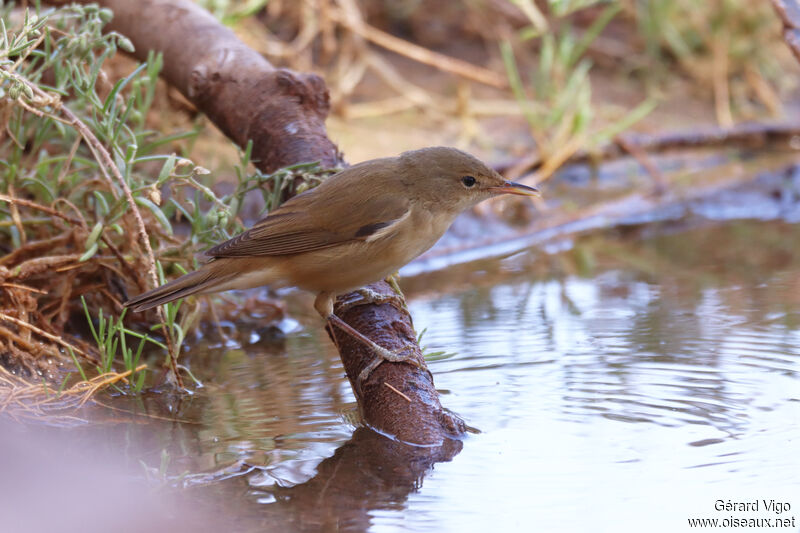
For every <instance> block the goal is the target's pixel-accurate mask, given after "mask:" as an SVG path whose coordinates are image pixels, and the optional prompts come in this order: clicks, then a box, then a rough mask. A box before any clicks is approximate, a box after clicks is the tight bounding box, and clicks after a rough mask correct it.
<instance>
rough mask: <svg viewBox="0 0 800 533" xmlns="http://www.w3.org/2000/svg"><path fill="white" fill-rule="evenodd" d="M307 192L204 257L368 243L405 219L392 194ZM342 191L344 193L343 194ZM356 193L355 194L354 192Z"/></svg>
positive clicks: (404, 210)
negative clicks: (360, 242) (357, 242)
mask: <svg viewBox="0 0 800 533" xmlns="http://www.w3.org/2000/svg"><path fill="white" fill-rule="evenodd" d="M319 189H321V187H320V188H318V189H312V190H311V191H308V192H306V193H303V194H301V195H298V196H295V197H294V198H292V199H291V200H289V201H287V202H286V203H284V204H283V205H282V206H280V207H279V208H277V209H275V210H274V211H273V212H272V213H270V214H269V216H267V217H266V218H264V219H262V220H260V221H259V222H257V223H256V224H255V225H254V226H253V227H252V228H250V229H249V230H247V231H245V232H244V233H241V234H239V235H237V236H236V237H234V238H232V239H230V240H228V241H225V242H223V243H221V244H218V245H217V246H214V247H213V248H211V249H210V250H208V251H207V252H206V255H208V256H210V257H248V256H264V255H291V254H298V253H304V252H310V251H313V250H319V249H321V248H328V247H331V246H336V245H338V244H343V243H346V242H349V241H356V240H362V241H371V240H374V239H376V238H379V237H381V236H383V235H386V234H387V233H390V232H391V227H392V226H393V225H394V224H397V223H399V222H400V221H402V220H404V219H405V218H406V217H407V216H408V215H409V211H408V202H407V201H405V200H404V199H402V198H400V197H399V196H398V195H386V194H384V195H380V194H379V195H375V196H373V197H370V198H363V199H357V198H353V197H352V196H353V195H352V194H350V195H349V196H350V197H349V198H348V197H347V195H346V194H336V193H335V192H334V194H333V195H328V194H325V193H328V192H332V191H323V190H319ZM345 192H346V191H345ZM356 194H357V193H356Z"/></svg>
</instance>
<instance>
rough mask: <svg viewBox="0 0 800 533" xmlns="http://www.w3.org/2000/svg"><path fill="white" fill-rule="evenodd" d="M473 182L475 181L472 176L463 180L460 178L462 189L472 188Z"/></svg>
mask: <svg viewBox="0 0 800 533" xmlns="http://www.w3.org/2000/svg"><path fill="white" fill-rule="evenodd" d="M475 181H476V180H475V178H473V177H472V176H464V177H463V178H461V183H463V184H464V187H472V186H473V185H475Z"/></svg>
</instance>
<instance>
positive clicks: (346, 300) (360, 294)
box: [337, 287, 406, 313]
mask: <svg viewBox="0 0 800 533" xmlns="http://www.w3.org/2000/svg"><path fill="white" fill-rule="evenodd" d="M385 303H389V304H392V305H393V306H394V307H395V308H397V309H400V310H403V309H405V308H406V302H405V301H404V299H403V296H402V293H400V295H397V294H383V293H380V292H377V291H373V290H372V289H370V288H369V287H361V288H360V289H356V290H354V291H352V292H349V293H347V294H345V295H344V296H343V297H342V298H340V299H339V305H338V309H337V311H338V312H339V313H344V312H345V311H348V310H350V309H352V308H353V307H357V306H359V305H367V304H377V305H380V304H385Z"/></svg>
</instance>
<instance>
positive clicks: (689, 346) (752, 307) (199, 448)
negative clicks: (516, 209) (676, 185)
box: [109, 222, 800, 531]
mask: <svg viewBox="0 0 800 533" xmlns="http://www.w3.org/2000/svg"><path fill="white" fill-rule="evenodd" d="M674 229H675V228H669V227H665V228H662V230H664V231H662V232H661V233H662V235H660V236H656V237H652V238H649V239H647V240H638V238H631V237H627V238H593V239H587V240H582V241H579V242H578V243H576V244H575V247H574V248H573V249H571V250H568V251H566V252H562V253H560V254H556V255H551V256H543V255H542V254H541V252H533V251H531V252H523V253H520V254H517V255H515V256H513V257H511V258H507V259H504V260H501V261H487V262H484V263H477V264H472V265H466V266H462V267H459V269H458V271H457V272H456V273H454V274H453V275H452V276H450V278H451V280H452V279H453V276H455V278H456V279H459V280H462V281H459V283H454V282H451V283H441V284H439V283H437V282H436V280H437V279H438V278H437V275H436V274H432V275H430V276H428V277H427V278H422V277H420V278H416V279H411V280H407V281H406V282H405V283H404V285H405V286H406V287H407V288H408V289H409V291H410V292H409V300H410V309H411V314H412V316H413V317H414V321H415V326H416V327H417V329H418V331H421V330H423V329H427V331H426V333H425V334H424V337H423V341H422V344H423V345H424V346H427V347H428V348H429V350H431V351H435V350H445V351H447V352H452V353H451V354H447V355H444V356H438V357H436V358H434V360H432V361H431V362H430V363H429V366H430V370H431V371H432V372H433V374H434V377H435V382H436V386H437V388H438V389H439V390H440V391H441V392H442V403H443V404H444V405H445V406H446V407H448V408H449V409H451V410H453V411H455V412H456V413H458V414H460V415H461V416H462V417H464V418H465V419H466V421H467V422H468V423H469V424H470V425H471V426H474V427H476V428H478V429H480V431H481V433H480V434H473V435H469V436H468V437H466V438H465V439H464V441H463V443H461V444H463V448H462V449H461V451H460V453H457V454H456V455H455V456H454V457H453V458H452V460H451V461H449V462H440V463H437V464H436V465H435V466H434V467H433V468H432V469H428V471H427V472H426V473H425V474H424V476H421V477H420V476H414V475H412V476H411V477H409V476H408V474H407V473H405V472H403V471H402V468H401V467H400V466H397V465H398V464H400V465H401V464H402V462H403V459H402V458H401V457H402V456H401V454H400V452H398V451H397V450H396V449H393V450H392V451H391V452H390V453H388V454H387V459H386V460H384V459H383V458H377V460H376V461H370V459H371V458H370V457H369V454H368V453H367V452H359V449H361V450H369V449H371V448H369V447H366V448H359V447H358V446H359V445H360V444H359V443H358V442H352V443H350V444H348V445H347V446H343V445H344V444H345V443H347V442H348V441H349V440H350V439H351V436H352V435H353V431H354V426H353V425H351V424H350V422H348V416H350V415H351V414H352V411H353V408H354V406H355V403H354V401H353V398H352V393H351V392H350V387H349V384H348V383H347V381H346V379H345V378H344V373H343V370H342V368H341V365H340V363H339V360H338V357H337V355H336V354H335V352H334V350H333V349H332V347H331V345H330V343H329V341H328V339H327V337H326V336H325V335H324V333H323V332H322V330H321V327H320V325H319V323H318V322H317V319H316V318H315V317H314V316H312V315H311V314H310V305H309V301H308V298H307V297H305V296H302V295H298V296H296V297H294V298H292V299H290V314H291V316H294V317H295V318H297V320H299V322H298V323H297V324H295V325H294V327H293V329H294V332H293V333H290V334H289V336H288V339H287V341H286V343H285V345H283V346H282V345H275V344H270V343H267V342H262V341H258V342H255V343H253V344H251V345H249V346H247V347H245V348H243V349H225V348H223V347H213V346H212V347H207V348H205V349H200V348H197V349H195V350H194V353H193V354H192V359H191V361H192V365H193V368H194V369H195V370H197V372H198V373H199V374H200V376H201V378H202V379H203V380H204V381H205V382H206V384H207V386H206V387H205V388H204V389H201V390H200V391H199V392H198V393H197V394H196V395H195V396H194V397H193V398H191V399H188V400H182V401H179V402H177V403H175V401H174V399H170V398H164V397H162V396H161V395H157V394H154V395H151V396H150V397H148V398H145V401H144V402H143V403H142V404H141V405H139V407H138V409H140V410H141V409H144V410H146V411H147V412H149V413H150V414H151V415H154V416H155V415H157V416H162V417H165V418H173V417H179V418H181V419H183V420H186V421H187V422H186V423H181V424H175V423H171V422H167V421H159V420H150V419H148V418H143V417H141V416H139V415H137V416H131V417H130V420H135V421H137V423H136V424H125V425H124V426H123V427H119V428H118V438H116V439H111V441H113V442H115V443H116V444H113V445H112V444H109V446H119V445H120V442H122V443H124V444H123V445H124V446H125V448H124V449H125V450H126V453H127V454H128V455H129V456H130V457H131V458H132V462H135V461H138V460H139V459H141V460H142V461H143V462H144V463H145V464H147V465H148V466H149V467H151V468H152V469H153V472H155V470H157V469H159V465H160V464H162V465H164V466H163V467H161V470H162V472H161V474H164V473H166V478H165V479H166V480H167V482H168V483H170V484H175V485H179V486H186V487H191V488H190V491H189V494H190V497H191V498H194V499H196V501H198V502H201V505H202V506H203V508H204V509H205V510H206V511H208V510H209V509H211V510H212V512H213V513H214V514H215V516H216V517H217V518H222V517H225V519H226V520H227V518H228V517H229V519H230V523H231V524H233V526H232V527H233V528H234V529H233V530H236V531H238V530H243V531H247V530H269V531H286V530H293V529H308V530H336V529H337V528H338V529H339V530H347V531H365V530H369V531H398V530H409V531H486V530H495V531H532V530H542V531H577V530H599V531H642V530H649V531H676V530H677V531H680V530H688V526H687V519H689V518H693V517H697V518H718V519H720V520H722V519H725V518H729V517H736V518H759V517H772V518H775V517H780V518H792V517H794V520H795V522H797V521H798V519H800V491H799V490H798V486H799V485H800V483H798V479H800V459H798V453H797V452H798V446H800V379H799V378H800V276H798V273H800V246H797V245H796V243H800V228H798V227H796V226H791V225H786V224H782V223H760V222H747V223H734V224H728V225H726V226H724V227H705V228H699V229H692V230H688V231H681V232H677V231H674ZM649 231H650V230H649ZM663 233H666V234H663ZM457 287H458V288H457ZM431 290H441V291H444V292H437V293H433V292H431ZM290 325H291V324H290ZM253 339H254V340H256V339H257V336H254V337H253ZM130 407H131V408H132V407H133V406H130ZM115 416H119V414H118V413H117V414H116V415H115ZM123 418H124V417H123ZM359 432H367V433H369V431H368V430H363V429H362V430H359ZM359 432H357V433H359ZM358 437H359V438H360V437H363V434H362V435H358ZM373 437H374V435H373ZM359 438H356V439H354V441H358V440H359ZM369 438H370V437H367V439H368V440H369ZM378 438H379V439H382V437H378ZM361 440H363V439H361ZM111 441H110V442H111ZM117 449H118V448H117ZM337 450H338V451H337ZM353 450H355V451H353ZM334 454H336V455H335V456H334ZM348 454H350V455H353V456H355V457H350V458H348ZM398 458H400V459H398ZM373 459H374V458H373ZM392 460H397V461H398V463H397V464H395V463H391V461H392ZM393 464H394V466H392V465H393ZM392 469H394V471H393V472H388V473H387V471H388V470H392ZM161 474H158V473H156V474H153V475H155V476H156V477H158V476H159V475H161ZM719 499H722V500H725V501H727V500H731V501H753V500H766V502H768V501H769V500H771V499H775V500H776V501H779V502H786V503H789V505H790V506H791V508H790V509H788V510H786V511H784V512H783V513H782V514H780V515H777V514H776V513H775V512H768V511H767V510H766V509H765V503H766V502H764V503H761V506H760V509H759V512H758V513H755V512H744V513H738V512H725V511H717V510H715V501H716V500H719ZM797 525H798V524H797V523H795V526H794V527H793V528H788V529H778V531H781V530H783V531H797V529H798V528H797Z"/></svg>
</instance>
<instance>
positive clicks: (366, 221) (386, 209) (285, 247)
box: [125, 147, 539, 383]
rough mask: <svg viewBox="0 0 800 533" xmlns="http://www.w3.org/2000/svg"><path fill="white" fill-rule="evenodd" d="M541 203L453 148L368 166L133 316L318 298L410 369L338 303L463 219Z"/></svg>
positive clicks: (337, 180) (234, 245)
mask: <svg viewBox="0 0 800 533" xmlns="http://www.w3.org/2000/svg"><path fill="white" fill-rule="evenodd" d="M507 193H510V194H518V195H524V196H539V191H538V190H537V189H535V188H533V187H529V186H527V185H522V184H519V183H513V182H509V181H506V180H505V179H504V178H503V177H502V176H501V175H500V174H498V173H497V172H495V171H494V170H492V169H490V168H489V167H488V166H486V165H485V164H484V163H482V162H481V161H480V160H478V159H477V158H475V157H473V156H472V155H470V154H468V153H465V152H462V151H461V150H457V149H455V148H448V147H430V148H422V149H420V150H413V151H409V152H404V153H402V154H400V155H399V156H397V157H387V158H381V159H373V160H370V161H365V162H363V163H359V164H357V165H353V166H351V167H349V168H346V169H344V170H342V171H341V172H339V173H337V174H334V175H333V176H331V177H329V178H328V179H327V180H325V181H324V182H323V183H322V184H320V185H319V186H317V187H315V188H313V189H310V190H308V191H306V192H303V193H302V194H298V195H297V196H295V197H293V198H291V199H289V200H288V201H286V202H285V203H283V204H282V205H281V206H279V207H278V208H276V209H274V210H273V211H271V212H270V213H269V214H268V215H267V217H266V218H263V219H262V220H260V221H259V222H257V223H256V224H255V225H254V226H253V227H252V228H250V229H248V230H247V231H245V232H243V233H241V234H239V235H237V236H236V237H233V238H232V239H230V240H228V241H225V242H223V243H222V244H218V245H217V246H214V247H213V248H211V249H209V250H208V251H206V252H205V254H206V255H207V256H208V257H209V258H210V261H209V262H208V263H206V264H204V265H203V266H201V267H200V268H199V269H197V270H196V271H194V272H190V273H188V274H186V275H184V276H181V277H179V278H178V279H175V280H173V281H170V282H169V283H167V284H165V285H162V286H161V287H158V288H155V289H153V290H151V291H148V292H145V293H143V294H140V295H139V296H137V297H135V298H132V299H130V300H128V301H127V302H125V306H127V307H131V308H133V310H134V311H142V310H145V309H150V308H152V307H155V306H158V305H161V304H165V303H167V302H171V301H173V300H177V299H179V298H183V297H186V296H189V295H191V294H206V293H212V292H219V291H225V290H231V289H248V288H253V287H260V286H263V285H269V286H270V287H285V286H294V287H298V288H300V289H304V290H307V291H311V292H313V293H316V295H317V297H316V300H315V302H314V307H315V309H316V310H317V312H318V313H319V314H320V315H321V316H322V317H323V318H324V319H326V320H327V321H331V322H333V323H335V324H336V326H338V327H339V328H341V329H343V330H344V331H346V332H348V333H349V334H351V335H352V336H353V337H355V338H356V339H358V340H359V341H361V342H362V343H364V344H366V345H367V346H368V347H370V348H371V349H372V350H373V351H374V352H375V353H376V355H378V356H379V357H378V358H376V360H375V361H374V362H373V364H371V365H369V367H368V368H367V369H365V371H364V372H362V374H361V376H359V382H361V383H363V381H364V380H365V379H366V378H367V377H368V376H369V373H370V372H372V370H374V368H376V367H377V366H378V365H379V364H380V363H381V362H383V360H389V361H394V362H398V361H406V362H410V361H411V360H410V357H409V358H407V357H405V356H403V355H401V354H395V353H393V352H391V351H389V350H387V349H385V348H383V347H381V346H380V345H378V344H376V343H375V342H373V341H372V340H371V339H369V338H368V337H366V336H365V335H363V334H361V333H360V332H358V331H356V330H355V329H354V328H352V327H351V326H349V325H348V324H347V323H345V322H344V321H343V320H341V319H340V318H339V317H337V316H336V315H335V314H334V312H333V303H334V301H335V299H336V296H337V295H338V294H344V293H347V292H350V291H353V290H356V289H359V288H360V287H363V286H365V285H367V284H369V283H374V282H376V281H380V280H381V279H384V278H386V276H388V275H390V274H391V273H393V272H396V271H397V270H398V269H400V267H402V266H403V265H405V264H406V263H408V262H409V261H411V260H412V259H414V258H415V257H417V256H419V255H420V254H421V253H423V252H424V251H426V250H428V249H429V248H430V247H431V246H433V245H434V243H436V241H437V240H439V238H440V237H441V236H442V235H443V234H444V232H445V231H446V230H447V228H449V227H450V225H451V224H452V223H453V221H454V220H455V218H456V216H457V215H458V214H459V213H461V212H462V211H464V210H465V209H468V208H470V207H472V206H474V205H475V204H477V203H478V202H480V201H482V200H486V199H488V198H492V197H494V196H498V195H501V194H507Z"/></svg>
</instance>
